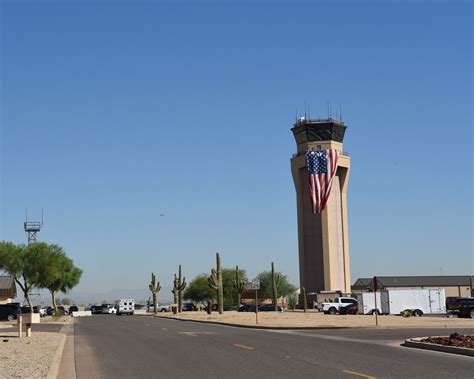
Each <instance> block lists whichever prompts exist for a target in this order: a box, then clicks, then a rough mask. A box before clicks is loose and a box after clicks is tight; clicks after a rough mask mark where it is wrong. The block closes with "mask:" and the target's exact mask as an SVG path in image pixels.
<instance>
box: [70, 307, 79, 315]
mask: <svg viewBox="0 0 474 379" xmlns="http://www.w3.org/2000/svg"><path fill="white" fill-rule="evenodd" d="M78 311H79V308H78V307H77V305H71V306H70V307H69V314H70V315H72V312H78Z"/></svg>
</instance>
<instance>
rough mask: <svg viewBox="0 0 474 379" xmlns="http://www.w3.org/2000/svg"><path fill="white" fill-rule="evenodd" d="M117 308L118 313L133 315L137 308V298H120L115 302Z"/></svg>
mask: <svg viewBox="0 0 474 379" xmlns="http://www.w3.org/2000/svg"><path fill="white" fill-rule="evenodd" d="M115 309H116V310H117V315H133V312H134V310H135V300H133V299H120V300H117V301H116V302H115Z"/></svg>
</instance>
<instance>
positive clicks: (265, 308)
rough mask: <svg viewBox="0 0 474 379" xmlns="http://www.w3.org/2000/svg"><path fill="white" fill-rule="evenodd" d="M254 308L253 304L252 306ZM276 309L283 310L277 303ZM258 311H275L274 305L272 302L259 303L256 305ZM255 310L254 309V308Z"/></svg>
mask: <svg viewBox="0 0 474 379" xmlns="http://www.w3.org/2000/svg"><path fill="white" fill-rule="evenodd" d="M254 308H255V306H254ZM277 310H278V312H283V309H282V307H280V306H279V305H278V306H277ZM258 311H259V312H272V311H273V312H275V306H274V305H273V304H260V305H259V306H258ZM254 312H255V310H254Z"/></svg>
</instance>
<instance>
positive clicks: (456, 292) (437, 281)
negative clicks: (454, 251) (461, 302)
mask: <svg viewBox="0 0 474 379" xmlns="http://www.w3.org/2000/svg"><path fill="white" fill-rule="evenodd" d="M377 282H378V288H379V289H402V288H406V289H422V288H444V291H445V293H446V296H459V297H468V296H474V289H473V284H474V276H470V275H451V276H444V275H443V276H377ZM351 289H352V291H356V292H358V291H369V290H371V289H372V278H359V279H357V280H356V281H355V283H354V284H353V285H352V286H351Z"/></svg>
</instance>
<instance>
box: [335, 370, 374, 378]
mask: <svg viewBox="0 0 474 379" xmlns="http://www.w3.org/2000/svg"><path fill="white" fill-rule="evenodd" d="M342 372H345V373H347V374H351V375H355V376H360V377H362V378H366V379H376V377H375V376H372V375H367V374H362V373H360V372H357V371H351V370H342Z"/></svg>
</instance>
